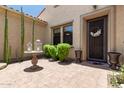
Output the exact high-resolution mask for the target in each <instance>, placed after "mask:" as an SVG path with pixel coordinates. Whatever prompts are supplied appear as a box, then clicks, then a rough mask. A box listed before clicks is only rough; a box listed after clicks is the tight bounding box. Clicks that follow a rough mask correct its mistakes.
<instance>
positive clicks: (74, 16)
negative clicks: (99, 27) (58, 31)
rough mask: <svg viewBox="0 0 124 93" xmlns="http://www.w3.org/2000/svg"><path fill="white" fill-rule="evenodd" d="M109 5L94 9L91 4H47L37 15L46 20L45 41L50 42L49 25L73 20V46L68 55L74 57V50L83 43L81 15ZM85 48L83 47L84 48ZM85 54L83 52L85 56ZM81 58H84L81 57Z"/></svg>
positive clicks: (79, 47)
mask: <svg viewBox="0 0 124 93" xmlns="http://www.w3.org/2000/svg"><path fill="white" fill-rule="evenodd" d="M106 7H109V6H107V5H106V6H104V5H100V6H97V9H94V8H93V6H91V5H62V6H61V5H60V6H58V7H56V8H54V7H53V6H52V5H47V6H46V9H45V10H44V11H43V12H42V13H41V15H40V16H39V18H40V19H42V20H44V21H47V22H48V31H47V36H49V37H47V39H46V40H47V42H49V43H51V42H52V33H51V27H54V26H57V25H61V24H64V23H68V22H73V47H74V48H72V49H71V51H70V55H69V57H72V58H74V56H75V55H74V50H75V49H81V50H82V45H83V38H82V37H83V35H82V32H83V31H81V29H83V22H82V23H81V21H82V19H83V18H82V17H81V16H82V15H86V14H88V13H91V12H95V11H97V10H100V9H102V8H106ZM84 50H85V49H84ZM85 55H86V54H83V56H85ZM83 60H86V58H85V57H83Z"/></svg>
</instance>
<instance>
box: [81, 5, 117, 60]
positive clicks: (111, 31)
mask: <svg viewBox="0 0 124 93" xmlns="http://www.w3.org/2000/svg"><path fill="white" fill-rule="evenodd" d="M115 13H116V11H115V6H109V7H105V8H102V9H97V10H94V11H93V12H89V13H87V14H83V15H81V16H80V19H81V21H80V22H81V23H80V24H81V29H80V30H81V32H80V33H81V36H80V37H81V40H80V47H81V50H82V51H83V52H82V60H84V61H87V20H90V19H93V18H97V17H101V16H105V15H107V16H108V30H107V31H108V32H107V33H108V35H107V39H108V40H107V52H109V51H113V50H115V49H116V46H115V45H116V37H115V35H116V34H115ZM107 60H108V57H107Z"/></svg>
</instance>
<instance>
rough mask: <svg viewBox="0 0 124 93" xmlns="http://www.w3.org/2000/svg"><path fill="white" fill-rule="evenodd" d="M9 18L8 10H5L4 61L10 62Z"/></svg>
mask: <svg viewBox="0 0 124 93" xmlns="http://www.w3.org/2000/svg"><path fill="white" fill-rule="evenodd" d="M7 55H8V18H7V10H5V27H4V52H3V57H4V62H6V63H8V56H7Z"/></svg>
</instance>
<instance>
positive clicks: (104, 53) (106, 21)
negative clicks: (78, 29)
mask: <svg viewBox="0 0 124 93" xmlns="http://www.w3.org/2000/svg"><path fill="white" fill-rule="evenodd" d="M103 18H104V20H103V21H105V22H104V36H103V43H104V44H103V60H101V59H95V58H89V27H88V22H89V21H90V22H92V21H97V20H99V19H103ZM107 25H108V15H105V16H101V17H97V18H93V19H90V20H87V47H88V48H87V60H92V61H100V62H107V59H106V58H107V49H108V48H107V43H108V42H107V35H108V33H107V32H108V31H107V30H108V27H107Z"/></svg>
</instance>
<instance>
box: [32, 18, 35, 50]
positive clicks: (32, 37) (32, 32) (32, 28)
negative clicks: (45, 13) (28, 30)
mask: <svg viewBox="0 0 124 93" xmlns="http://www.w3.org/2000/svg"><path fill="white" fill-rule="evenodd" d="M34 25H35V20H34V19H33V24H32V49H33V50H34Z"/></svg>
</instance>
